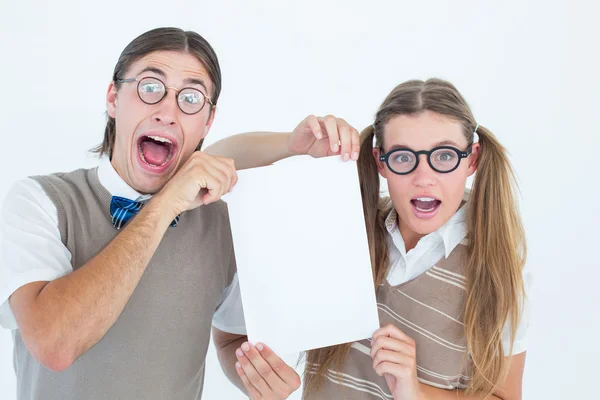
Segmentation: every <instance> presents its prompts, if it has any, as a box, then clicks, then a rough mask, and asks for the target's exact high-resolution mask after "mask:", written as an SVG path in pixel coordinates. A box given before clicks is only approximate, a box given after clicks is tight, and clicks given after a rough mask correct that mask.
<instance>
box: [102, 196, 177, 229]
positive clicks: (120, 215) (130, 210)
mask: <svg viewBox="0 0 600 400" xmlns="http://www.w3.org/2000/svg"><path fill="white" fill-rule="evenodd" d="M144 204H146V202H145V201H134V200H129V199H126V198H124V197H119V196H113V198H112V199H111V201H110V216H111V217H112V223H113V226H114V227H115V228H117V229H121V228H122V227H123V225H125V224H126V223H127V222H129V220H130V219H131V218H133V217H134V216H135V215H137V213H138V212H140V210H141V209H142V207H143V206H144ZM178 223H179V215H178V216H176V217H175V219H174V220H173V222H171V226H177V224H178Z"/></svg>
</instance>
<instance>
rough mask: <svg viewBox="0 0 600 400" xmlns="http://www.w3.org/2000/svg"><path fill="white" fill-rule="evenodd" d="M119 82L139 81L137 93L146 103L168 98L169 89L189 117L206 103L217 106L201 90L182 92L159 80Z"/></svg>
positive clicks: (120, 80) (194, 89)
mask: <svg viewBox="0 0 600 400" xmlns="http://www.w3.org/2000/svg"><path fill="white" fill-rule="evenodd" d="M117 81H118V82H122V83H128V82H136V81H137V83H138V84H137V93H138V96H139V98H140V100H142V101H143V102H144V103H146V104H156V103H158V102H160V101H161V100H162V99H164V98H165V97H166V96H167V88H169V89H173V90H174V91H175V96H176V98H177V106H179V109H180V110H181V111H182V112H183V113H184V114H188V115H192V114H196V113H199V112H200V111H201V110H202V109H203V108H204V105H205V104H206V102H208V103H209V104H210V105H211V106H214V105H215V104H214V103H213V102H212V101H211V99H210V98H209V97H208V96H205V95H204V93H202V92H201V91H200V90H198V89H196V88H191V87H186V88H183V89H181V90H177V89H176V88H173V87H167V86H165V84H164V83H163V82H162V81H161V80H160V79H158V78H151V77H147V78H141V79H138V78H130V79H117Z"/></svg>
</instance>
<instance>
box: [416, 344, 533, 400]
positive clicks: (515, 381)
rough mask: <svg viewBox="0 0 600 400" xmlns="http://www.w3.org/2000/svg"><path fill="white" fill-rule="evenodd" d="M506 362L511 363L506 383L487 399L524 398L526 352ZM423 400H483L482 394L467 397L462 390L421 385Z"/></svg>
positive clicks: (511, 399)
mask: <svg viewBox="0 0 600 400" xmlns="http://www.w3.org/2000/svg"><path fill="white" fill-rule="evenodd" d="M506 362H507V363H510V367H509V369H508V375H507V377H506V381H505V382H504V384H503V385H501V386H500V387H499V388H498V389H496V390H494V392H493V393H492V395H490V396H488V397H486V398H485V399H486V400H487V399H490V400H492V399H493V400H496V399H500V400H520V399H521V397H522V390H521V389H522V385H523V369H524V368H525V352H523V353H520V354H515V355H514V356H512V357H506ZM419 386H420V388H419V389H420V390H421V394H422V395H423V400H430V399H431V400H433V399H435V400H438V399H439V400H446V399H448V400H456V399H460V400H471V399H472V400H482V397H481V393H474V394H471V395H465V393H464V391H462V390H444V389H438V388H435V387H433V386H429V385H426V384H423V383H419Z"/></svg>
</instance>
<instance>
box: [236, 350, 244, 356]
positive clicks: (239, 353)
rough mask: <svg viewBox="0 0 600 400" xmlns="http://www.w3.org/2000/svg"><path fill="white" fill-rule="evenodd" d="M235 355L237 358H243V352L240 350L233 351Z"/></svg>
mask: <svg viewBox="0 0 600 400" xmlns="http://www.w3.org/2000/svg"><path fill="white" fill-rule="evenodd" d="M235 354H237V355H238V357H244V352H243V351H241V350H240V349H237V350H236V351H235Z"/></svg>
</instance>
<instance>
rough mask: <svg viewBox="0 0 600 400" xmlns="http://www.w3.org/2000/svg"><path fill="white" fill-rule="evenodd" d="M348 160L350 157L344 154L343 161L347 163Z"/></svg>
mask: <svg viewBox="0 0 600 400" xmlns="http://www.w3.org/2000/svg"><path fill="white" fill-rule="evenodd" d="M349 159H350V155H349V154H348V153H344V161H348V160H349Z"/></svg>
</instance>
